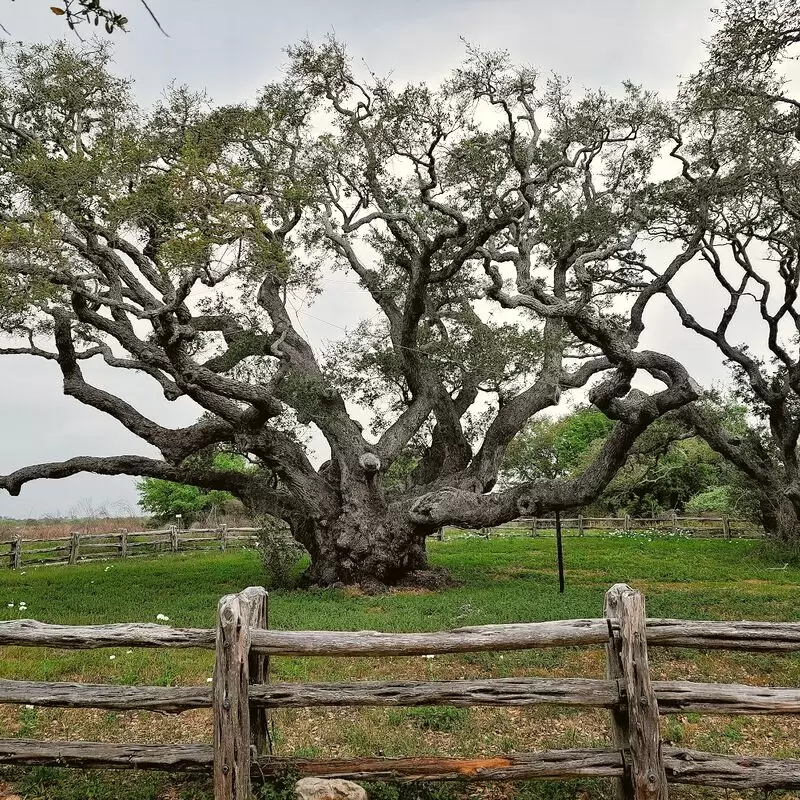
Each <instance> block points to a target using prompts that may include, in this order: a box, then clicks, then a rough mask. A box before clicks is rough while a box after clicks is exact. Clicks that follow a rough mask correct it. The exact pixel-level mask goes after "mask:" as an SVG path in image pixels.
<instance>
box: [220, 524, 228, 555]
mask: <svg viewBox="0 0 800 800" xmlns="http://www.w3.org/2000/svg"><path fill="white" fill-rule="evenodd" d="M227 546H228V526H227V525H225V524H224V523H223V525H222V527H221V528H220V529H219V549H220V550H222V552H223V553H224V552H225V548H226V547H227Z"/></svg>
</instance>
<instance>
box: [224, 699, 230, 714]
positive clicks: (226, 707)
mask: <svg viewBox="0 0 800 800" xmlns="http://www.w3.org/2000/svg"><path fill="white" fill-rule="evenodd" d="M222 707H223V708H224V709H225V710H226V711H228V710H230V707H231V701H230V700H228V698H227V697H226V698H225V699H224V700H223V701H222Z"/></svg>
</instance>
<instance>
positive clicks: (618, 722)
mask: <svg viewBox="0 0 800 800" xmlns="http://www.w3.org/2000/svg"><path fill="white" fill-rule="evenodd" d="M627 589H628V586H627V585H626V584H624V583H616V584H614V585H613V586H612V587H611V588H610V589H609V590H608V591H607V592H606V596H605V603H604V604H603V615H604V616H605V617H606V619H607V620H608V621H609V622H608V643H607V644H606V678H608V679H609V680H611V681H616V682H617V687H618V689H619V697H620V704H619V705H618V706H617V707H616V708H613V709H612V710H611V740H612V742H613V744H614V748H615V749H616V750H619V751H620V752H623V753H624V752H625V750H626V749H627V747H628V712H627V709H626V708H625V703H626V694H625V681H624V675H623V671H622V657H621V652H620V648H619V631H618V630H617V631H616V632H615V631H614V630H613V629H612V627H611V621H612V620H617V619H619V605H620V598H621V595H622V592H623V591H625V590H627ZM623 763H624V766H625V774H624V775H623V776H622V778H615V779H614V794H615V796H616V797H617V800H633V786H632V784H631V780H630V764H628V763H626V762H623Z"/></svg>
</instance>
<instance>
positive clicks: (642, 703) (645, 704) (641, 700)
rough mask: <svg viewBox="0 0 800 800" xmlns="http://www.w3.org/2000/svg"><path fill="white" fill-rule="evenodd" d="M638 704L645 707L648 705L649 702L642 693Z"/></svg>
mask: <svg viewBox="0 0 800 800" xmlns="http://www.w3.org/2000/svg"><path fill="white" fill-rule="evenodd" d="M639 705H640V706H641V707H642V708H647V706H649V705H650V702H649V701H648V699H647V698H646V697H645V696H644V695H642V696H641V697H640V698H639Z"/></svg>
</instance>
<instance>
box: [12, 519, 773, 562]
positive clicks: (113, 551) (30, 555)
mask: <svg viewBox="0 0 800 800" xmlns="http://www.w3.org/2000/svg"><path fill="white" fill-rule="evenodd" d="M555 527H556V524H555V519H554V518H550V517H542V518H536V517H524V518H521V519H518V520H514V521H513V522H509V523H506V524H504V525H502V526H500V527H498V528H483V529H482V530H481V532H480V535H482V536H484V537H487V538H488V537H490V536H520V535H521V536H540V535H544V534H549V533H552V532H553V531H555ZM561 527H562V529H563V531H564V535H566V536H584V535H586V534H589V535H591V534H593V533H608V532H612V531H620V532H622V533H630V532H632V531H655V532H656V533H657V534H662V535H663V534H674V535H678V534H680V535H683V536H691V537H692V538H724V539H742V538H744V539H753V538H760V537H761V536H762V535H763V532H762V531H761V530H760V529H758V528H757V527H756V526H754V525H753V524H752V523H750V522H747V521H746V520H739V519H733V518H729V517H678V516H675V515H672V516H666V517H660V518H657V519H649V518H644V517H641V518H639V517H630V516H624V517H585V516H583V515H582V514H579V515H578V516H577V517H565V518H563V519H562V520H561ZM472 535H475V534H472ZM437 538H439V539H440V540H441V539H443V538H447V539H456V538H459V534H457V533H448V534H447V535H446V536H445V535H444V534H443V531H441V530H440V531H439V533H438V536H437ZM257 542H258V528H229V527H228V526H227V525H221V526H220V527H218V528H194V529H180V528H178V527H177V526H175V525H173V526H171V527H169V528H164V529H163V530H157V531H127V530H120V531H114V532H111V533H89V532H80V531H75V532H73V533H71V534H70V535H69V536H58V537H56V538H53V539H27V538H22V537H21V536H16V537H14V538H12V539H10V540H9V541H5V542H0V567H3V566H5V567H10V568H11V569H20V568H24V567H27V566H45V565H48V564H77V563H83V562H87V561H105V560H107V559H109V558H132V557H136V556H150V557H152V556H154V555H160V554H163V553H179V552H180V553H184V552H187V551H198V550H222V551H224V550H227V549H231V548H235V547H253V546H255V545H256V543H257Z"/></svg>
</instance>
